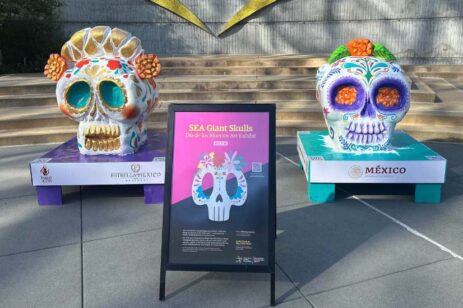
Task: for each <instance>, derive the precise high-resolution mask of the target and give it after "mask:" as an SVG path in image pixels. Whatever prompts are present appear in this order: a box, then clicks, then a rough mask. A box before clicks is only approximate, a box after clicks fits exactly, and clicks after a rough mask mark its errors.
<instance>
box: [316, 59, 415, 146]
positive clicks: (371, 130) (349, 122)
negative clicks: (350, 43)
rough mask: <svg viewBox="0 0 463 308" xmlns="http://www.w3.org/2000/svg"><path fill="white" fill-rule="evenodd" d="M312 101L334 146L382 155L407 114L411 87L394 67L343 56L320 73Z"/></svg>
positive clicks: (369, 60) (395, 66)
mask: <svg viewBox="0 0 463 308" xmlns="http://www.w3.org/2000/svg"><path fill="white" fill-rule="evenodd" d="M317 99H318V100H319V101H320V104H321V105H322V108H323V114H324V117H325V122H326V125H327V127H328V130H329V134H330V137H331V139H333V141H334V143H335V145H337V146H338V147H339V148H341V149H343V150H348V151H365V150H372V151H381V150H387V149H388V147H389V145H390V141H391V137H392V134H393V131H394V128H395V126H396V124H397V123H398V122H399V121H401V120H402V119H403V117H404V116H405V115H406V113H407V111H408V109H409V108H410V87H409V85H408V83H407V81H406V79H405V77H404V74H403V72H402V70H401V68H400V66H399V65H398V64H397V63H395V62H391V61H386V60H384V59H381V58H376V57H373V56H366V57H365V56H361V57H352V56H347V57H343V58H341V59H338V60H336V61H334V62H333V63H332V64H324V65H323V66H321V67H320V68H319V70H318V72H317Z"/></svg>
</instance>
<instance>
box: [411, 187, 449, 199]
mask: <svg viewBox="0 0 463 308" xmlns="http://www.w3.org/2000/svg"><path fill="white" fill-rule="evenodd" d="M441 189H442V185H441V184H416V185H415V202H416V203H439V202H440V201H441Z"/></svg>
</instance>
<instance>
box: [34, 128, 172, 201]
mask: <svg viewBox="0 0 463 308" xmlns="http://www.w3.org/2000/svg"><path fill="white" fill-rule="evenodd" d="M165 147H166V136H165V134H161V133H149V134H148V142H147V144H145V145H144V146H143V147H141V148H140V150H139V151H138V152H137V153H135V154H132V155H126V156H117V155H94V156H92V155H81V154H80V152H79V150H78V144H77V138H76V137H74V138H72V139H70V140H69V141H67V142H65V143H63V144H61V145H60V146H58V147H57V148H55V149H53V150H51V151H50V152H48V153H47V154H45V155H43V156H42V157H40V158H38V159H36V160H34V161H32V162H31V163H30V169H31V177H32V184H33V185H34V186H35V187H36V191H37V202H38V204H39V205H62V204H63V200H62V186H89V185H143V186H144V194H145V198H144V199H145V204H155V203H162V201H163V198H164V173H165V151H166V149H165Z"/></svg>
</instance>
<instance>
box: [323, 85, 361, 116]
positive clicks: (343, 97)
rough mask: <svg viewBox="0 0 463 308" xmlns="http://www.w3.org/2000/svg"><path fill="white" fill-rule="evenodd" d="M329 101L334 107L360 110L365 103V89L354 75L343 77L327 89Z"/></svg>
mask: <svg viewBox="0 0 463 308" xmlns="http://www.w3.org/2000/svg"><path fill="white" fill-rule="evenodd" d="M327 95H328V102H329V104H330V105H331V107H333V108H334V109H337V110H341V111H346V110H352V111H355V110H358V109H359V108H360V107H361V106H362V105H363V104H364V103H365V89H364V88H363V85H362V84H361V82H360V81H359V80H357V79H355V78H353V77H345V76H344V77H342V78H339V79H337V80H335V81H334V82H333V84H332V85H331V86H330V87H329V88H328V91H327Z"/></svg>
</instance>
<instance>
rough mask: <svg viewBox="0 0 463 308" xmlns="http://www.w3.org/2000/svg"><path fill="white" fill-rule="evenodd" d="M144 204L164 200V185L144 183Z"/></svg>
mask: <svg viewBox="0 0 463 308" xmlns="http://www.w3.org/2000/svg"><path fill="white" fill-rule="evenodd" d="M144 190H145V204H157V203H162V202H163V201H164V185H161V184H152V185H144Z"/></svg>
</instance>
